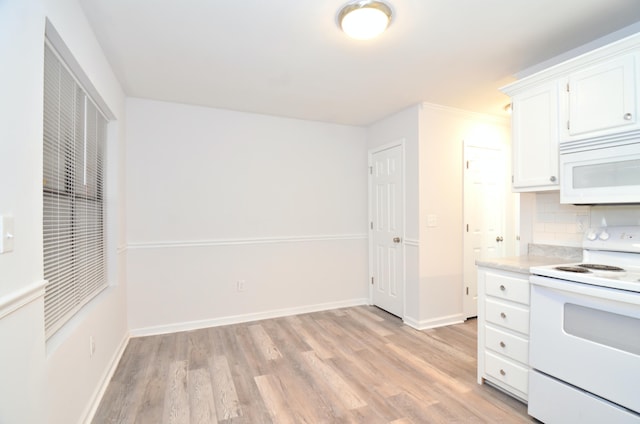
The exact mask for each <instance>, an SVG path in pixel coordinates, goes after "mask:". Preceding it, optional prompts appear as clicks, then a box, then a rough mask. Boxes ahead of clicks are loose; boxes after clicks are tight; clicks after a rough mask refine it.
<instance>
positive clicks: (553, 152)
mask: <svg viewBox="0 0 640 424" xmlns="http://www.w3.org/2000/svg"><path fill="white" fill-rule="evenodd" d="M501 90H502V92H503V93H505V94H507V95H508V96H510V97H511V102H512V104H513V115H512V122H511V125H512V134H513V140H512V142H513V190H514V191H543V190H558V189H559V188H560V185H561V184H562V182H561V181H560V176H559V175H558V174H559V164H558V162H559V152H560V151H565V150H566V149H570V148H571V147H572V145H573V144H574V142H576V141H578V140H581V141H583V140H586V139H590V140H592V141H593V145H596V146H597V145H598V144H599V143H602V142H611V141H616V142H626V140H630V139H636V138H640V32H639V33H636V34H633V35H631V36H629V37H626V38H623V39H621V40H618V41H615V42H613V43H610V44H607V45H605V46H601V47H599V48H597V49H594V50H591V51H589V52H587V53H584V54H582V55H579V56H576V57H574V58H572V59H569V60H566V61H564V62H561V63H558V64H556V65H554V66H550V67H548V68H546V69H543V70H541V71H539V72H536V73H534V74H531V75H529V76H527V77H525V78H522V79H520V80H518V81H516V82H514V83H512V84H509V85H507V86H505V87H503V88H502V89H501Z"/></svg>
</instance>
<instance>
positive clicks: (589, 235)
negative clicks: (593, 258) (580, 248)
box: [587, 230, 598, 241]
mask: <svg viewBox="0 0 640 424" xmlns="http://www.w3.org/2000/svg"><path fill="white" fill-rule="evenodd" d="M597 238H598V234H596V232H595V231H593V230H589V231H588V232H587V239H588V240H591V241H594V240H595V239H597Z"/></svg>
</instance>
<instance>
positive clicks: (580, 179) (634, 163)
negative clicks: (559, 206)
mask: <svg viewBox="0 0 640 424" xmlns="http://www.w3.org/2000/svg"><path fill="white" fill-rule="evenodd" d="M560 202H561V203H573V204H598V203H640V143H637V142H636V143H634V144H627V145H622V146H610V147H598V148H593V149H592V150H584V151H573V152H571V151H570V152H563V151H561V152H560Z"/></svg>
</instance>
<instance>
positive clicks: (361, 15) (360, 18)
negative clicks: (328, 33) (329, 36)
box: [338, 0, 391, 40]
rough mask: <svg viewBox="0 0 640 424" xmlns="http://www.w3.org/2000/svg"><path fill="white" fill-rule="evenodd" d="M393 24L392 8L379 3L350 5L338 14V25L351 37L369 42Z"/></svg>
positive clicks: (366, 1)
mask: <svg viewBox="0 0 640 424" xmlns="http://www.w3.org/2000/svg"><path fill="white" fill-rule="evenodd" d="M390 22H391V8H390V7H389V6H387V5H386V4H384V3H382V2H379V1H371V0H364V1H359V2H356V3H350V4H348V5H346V6H345V7H343V8H342V10H340V12H339V13H338V24H339V25H340V28H342V30H343V31H344V32H345V34H347V35H348V36H349V37H352V38H355V39H358V40H368V39H370V38H374V37H376V36H378V35H380V34H382V33H383V32H384V31H385V30H386V29H387V27H388V26H389V23H390Z"/></svg>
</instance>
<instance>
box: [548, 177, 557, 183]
mask: <svg viewBox="0 0 640 424" xmlns="http://www.w3.org/2000/svg"><path fill="white" fill-rule="evenodd" d="M556 179H557V178H556V177H555V175H552V176H551V177H549V181H551V182H552V183H555V182H556Z"/></svg>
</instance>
